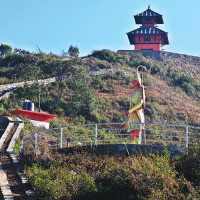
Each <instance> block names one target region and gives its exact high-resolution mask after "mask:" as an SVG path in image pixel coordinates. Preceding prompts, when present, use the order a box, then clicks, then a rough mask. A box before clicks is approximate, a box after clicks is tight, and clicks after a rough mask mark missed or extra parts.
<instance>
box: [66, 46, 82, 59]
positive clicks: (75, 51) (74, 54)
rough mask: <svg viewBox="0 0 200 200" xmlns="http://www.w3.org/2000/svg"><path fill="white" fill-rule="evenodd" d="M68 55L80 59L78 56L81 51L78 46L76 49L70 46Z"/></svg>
mask: <svg viewBox="0 0 200 200" xmlns="http://www.w3.org/2000/svg"><path fill="white" fill-rule="evenodd" d="M67 53H68V55H69V56H70V57H78V55H79V49H78V47H77V46H75V47H74V46H72V45H70V47H69V49H68V51H67Z"/></svg>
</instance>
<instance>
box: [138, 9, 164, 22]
mask: <svg viewBox="0 0 200 200" xmlns="http://www.w3.org/2000/svg"><path fill="white" fill-rule="evenodd" d="M144 17H145V18H151V17H155V23H156V24H164V21H163V17H162V15H161V14H159V13H157V12H155V11H153V10H151V8H150V6H149V7H148V9H147V10H145V11H143V12H141V13H139V14H137V15H134V18H135V22H136V24H142V22H143V21H142V19H143V18H144Z"/></svg>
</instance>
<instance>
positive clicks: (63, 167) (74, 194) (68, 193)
mask: <svg viewBox="0 0 200 200" xmlns="http://www.w3.org/2000/svg"><path fill="white" fill-rule="evenodd" d="M194 152H195V153H194ZM193 153H194V154H190V155H188V156H189V157H187V156H186V155H182V156H180V157H179V158H176V162H174V161H173V162H171V161H170V154H169V153H168V152H165V153H164V154H162V155H159V154H149V155H146V156H145V155H140V156H135V155H131V156H129V157H126V156H120V157H119V156H95V155H91V154H89V153H86V152H84V151H81V152H75V153H73V154H69V153H67V152H64V151H63V152H61V153H59V152H53V153H52V152H51V153H50V152H49V153H47V152H44V151H43V153H39V154H37V156H34V155H33V154H31V155H30V154H29V155H23V156H24V157H23V160H24V162H25V164H26V173H27V175H28V177H29V181H30V182H31V184H32V186H33V188H34V190H35V192H36V196H37V199H120V200H121V199H194V198H199V194H200V193H199V192H200V190H199V189H198V188H199V182H197V180H194V179H193V180H189V178H188V177H187V175H186V176H185V170H183V169H181V167H180V166H181V163H182V164H183V165H184V164H185V162H186V161H185V159H186V160H187V158H188V159H189V160H188V161H190V162H191V160H190V159H191V158H192V157H193V158H194V159H196V158H197V157H198V159H199V149H198V151H196V150H194V151H193ZM197 154H198V156H197ZM172 163H173V164H172ZM175 163H177V164H175ZM182 167H183V168H184V166H182ZM187 167H189V166H187ZM177 169H178V170H177ZM197 169H198V170H199V168H197ZM188 170H190V169H189V168H188ZM198 173H199V172H198ZM198 176H199V174H198Z"/></svg>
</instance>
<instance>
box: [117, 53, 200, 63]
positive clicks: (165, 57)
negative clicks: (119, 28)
mask: <svg viewBox="0 0 200 200" xmlns="http://www.w3.org/2000/svg"><path fill="white" fill-rule="evenodd" d="M118 53H121V54H127V53H128V54H130V55H131V54H133V53H139V54H141V55H143V56H145V57H149V58H153V59H155V60H159V61H179V62H183V63H185V64H189V65H194V66H200V57H198V56H191V55H186V54H179V53H172V52H167V51H153V50H138V51H136V50H119V51H118Z"/></svg>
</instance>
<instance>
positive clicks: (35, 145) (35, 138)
mask: <svg viewBox="0 0 200 200" xmlns="http://www.w3.org/2000/svg"><path fill="white" fill-rule="evenodd" d="M35 149H37V132H36V133H35Z"/></svg>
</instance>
